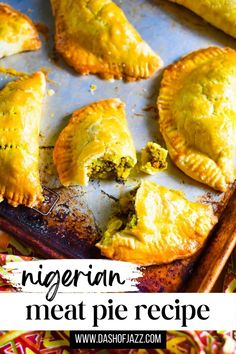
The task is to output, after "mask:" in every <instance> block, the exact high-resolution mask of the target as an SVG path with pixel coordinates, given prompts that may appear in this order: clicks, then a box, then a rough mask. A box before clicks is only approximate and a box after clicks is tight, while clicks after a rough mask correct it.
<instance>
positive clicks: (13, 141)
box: [0, 72, 46, 207]
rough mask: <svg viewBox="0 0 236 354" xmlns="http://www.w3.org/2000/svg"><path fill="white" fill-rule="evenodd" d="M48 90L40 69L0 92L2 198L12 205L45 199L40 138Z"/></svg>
mask: <svg viewBox="0 0 236 354" xmlns="http://www.w3.org/2000/svg"><path fill="white" fill-rule="evenodd" d="M45 89H46V80H45V76H44V74H43V73H42V72H37V73H35V74H33V75H32V76H29V77H26V78H24V79H21V80H17V81H12V82H10V83H8V84H7V85H6V86H5V87H4V88H3V89H2V90H1V91H0V166H1V168H0V201H2V200H3V199H4V198H6V200H7V201H8V203H10V204H11V205H13V206H18V205H19V204H24V205H26V206H29V207H33V206H35V205H36V204H37V203H38V202H39V201H41V200H42V199H43V197H42V188H41V184H40V180H39V166H38V158H39V156H38V155H39V143H38V137H39V129H40V120H41V112H42V101H43V97H44V94H45Z"/></svg>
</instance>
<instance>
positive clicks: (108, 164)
mask: <svg viewBox="0 0 236 354" xmlns="http://www.w3.org/2000/svg"><path fill="white" fill-rule="evenodd" d="M133 166H134V162H133V160H132V159H131V158H130V157H122V158H121V159H120V161H119V163H115V162H114V161H112V160H111V159H109V160H108V159H107V158H106V157H102V158H99V159H96V160H94V161H93V162H92V163H91V165H89V167H88V176H89V177H90V178H92V179H93V178H94V179H97V178H98V179H99V178H100V179H106V178H109V177H113V176H116V178H117V180H118V181H124V180H126V179H127V178H128V176H129V174H130V171H131V169H132V168H133Z"/></svg>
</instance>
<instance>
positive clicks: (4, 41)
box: [0, 3, 41, 58]
mask: <svg viewBox="0 0 236 354" xmlns="http://www.w3.org/2000/svg"><path fill="white" fill-rule="evenodd" d="M40 47H41V41H40V39H39V35H38V31H37V29H36V27H35V26H34V24H33V22H32V21H31V20H30V18H29V17H28V16H26V15H24V14H22V13H21V12H19V11H17V10H15V9H13V8H12V7H11V6H9V5H7V4H4V3H0V58H3V57H5V56H9V55H12V54H17V53H21V52H24V51H28V50H37V49H39V48H40Z"/></svg>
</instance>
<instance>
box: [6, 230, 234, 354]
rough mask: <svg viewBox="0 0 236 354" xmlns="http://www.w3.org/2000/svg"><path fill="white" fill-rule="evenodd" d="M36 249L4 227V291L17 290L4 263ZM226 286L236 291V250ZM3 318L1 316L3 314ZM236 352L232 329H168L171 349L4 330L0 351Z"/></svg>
mask: <svg viewBox="0 0 236 354" xmlns="http://www.w3.org/2000/svg"><path fill="white" fill-rule="evenodd" d="M34 256H35V254H34V253H33V251H32V250H31V249H30V248H29V247H26V246H23V245H22V244H20V243H19V242H18V241H17V240H15V239H14V238H13V237H11V236H9V235H8V234H6V233H4V232H1V231H0V291H14V289H13V288H12V287H11V286H9V285H8V284H7V283H6V281H5V280H4V274H5V271H4V269H3V268H2V267H1V266H2V265H4V264H5V263H6V262H9V261H14V262H16V261H23V260H24V261H25V260H27V261H30V260H32V259H33V258H34ZM223 288H224V289H223V290H224V291H225V292H236V252H234V254H233V255H232V257H231V260H230V261H229V263H228V266H227V270H226V275H225V280H224V286H223ZM0 319H1V316H0ZM38 353H42V354H69V353H78V354H90V353H91V354H236V341H235V340H233V333H232V332H225V331H221V332H219V331H218V332H216V331H188V332H185V331H168V332H167V349H166V350H161V349H152V350H146V349H139V350H137V349H132V350H115V349H112V350H109V351H108V350H106V349H103V350H91V349H87V350H85V349H83V350H82V349H81V350H72V349H71V348H70V347H69V333H68V332H63V331H57V332H55V331H45V332H44V331H34V332H20V331H9V332H0V354H38Z"/></svg>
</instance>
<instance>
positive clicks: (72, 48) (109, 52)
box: [51, 0, 161, 80]
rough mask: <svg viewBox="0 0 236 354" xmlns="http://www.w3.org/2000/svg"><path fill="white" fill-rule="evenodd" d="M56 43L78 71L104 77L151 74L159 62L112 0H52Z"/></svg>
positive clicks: (118, 77) (133, 78) (59, 50)
mask: <svg viewBox="0 0 236 354" xmlns="http://www.w3.org/2000/svg"><path fill="white" fill-rule="evenodd" d="M51 4H52V9H53V13H54V16H55V27H56V29H55V31H56V34H55V43H56V49H57V51H58V52H59V53H60V54H61V55H62V56H63V58H64V59H65V61H66V62H67V63H68V64H69V65H71V66H72V67H73V68H74V69H75V70H76V71H77V72H79V73H81V74H90V73H91V74H99V75H100V76H102V77H103V78H105V79H111V78H117V79H121V78H126V79H127V80H138V79H145V78H148V77H150V76H151V75H152V74H153V73H154V72H155V71H156V70H157V69H158V68H159V67H160V65H161V60H160V58H159V57H158V55H157V54H155V53H154V52H153V50H152V49H151V48H150V47H149V46H148V44H147V43H145V42H144V41H143V39H142V38H141V36H140V35H139V34H138V32H137V31H136V30H135V29H134V27H133V26H132V25H131V24H130V23H129V21H128V20H127V18H126V17H125V15H124V13H123V11H122V10H121V9H120V8H119V7H118V6H117V5H116V4H115V3H114V2H113V1H111V0H100V1H97V0H74V1H68V0H51Z"/></svg>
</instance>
